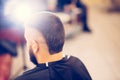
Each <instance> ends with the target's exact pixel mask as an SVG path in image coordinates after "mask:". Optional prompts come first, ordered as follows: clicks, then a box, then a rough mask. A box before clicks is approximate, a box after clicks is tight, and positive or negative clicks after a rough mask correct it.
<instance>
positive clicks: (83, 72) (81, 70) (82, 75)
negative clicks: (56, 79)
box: [70, 56, 92, 80]
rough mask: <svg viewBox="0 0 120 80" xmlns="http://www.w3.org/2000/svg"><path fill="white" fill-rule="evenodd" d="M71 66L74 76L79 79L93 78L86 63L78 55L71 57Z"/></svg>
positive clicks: (89, 79) (87, 79) (88, 79)
mask: <svg viewBox="0 0 120 80" xmlns="http://www.w3.org/2000/svg"><path fill="white" fill-rule="evenodd" d="M70 67H71V70H72V72H73V74H74V76H75V77H76V76H77V77H78V78H79V79H85V80H92V79H91V76H90V74H89V72H88V70H87V68H86V66H85V65H84V63H83V62H82V61H81V60H80V59H79V58H77V57H74V56H71V57H70Z"/></svg>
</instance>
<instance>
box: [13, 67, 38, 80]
mask: <svg viewBox="0 0 120 80" xmlns="http://www.w3.org/2000/svg"><path fill="white" fill-rule="evenodd" d="M35 71H36V68H33V69H30V70H28V71H25V72H24V73H22V74H21V75H19V76H18V77H16V79H15V80H26V78H27V77H28V76H30V75H32V74H33V73H34V72H35Z"/></svg>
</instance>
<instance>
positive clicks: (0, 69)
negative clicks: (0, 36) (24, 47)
mask: <svg viewBox="0 0 120 80" xmlns="http://www.w3.org/2000/svg"><path fill="white" fill-rule="evenodd" d="M13 56H16V44H15V43H13V42H10V41H8V40H0V80H9V77H10V73H11V66H12V57H13Z"/></svg>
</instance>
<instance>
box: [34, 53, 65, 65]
mask: <svg viewBox="0 0 120 80" xmlns="http://www.w3.org/2000/svg"><path fill="white" fill-rule="evenodd" d="M36 58H37V61H38V63H39V64H40V63H46V62H54V61H58V60H61V59H62V58H63V54H62V53H61V52H59V53H55V54H53V55H51V54H50V53H40V54H38V57H36Z"/></svg>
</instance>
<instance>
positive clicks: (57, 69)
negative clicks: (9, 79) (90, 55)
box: [15, 56, 92, 80]
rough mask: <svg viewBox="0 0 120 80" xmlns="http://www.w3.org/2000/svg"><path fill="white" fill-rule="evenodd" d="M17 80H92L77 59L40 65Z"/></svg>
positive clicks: (71, 58) (72, 58)
mask: <svg viewBox="0 0 120 80" xmlns="http://www.w3.org/2000/svg"><path fill="white" fill-rule="evenodd" d="M15 80H92V79H91V77H90V75H89V73H88V71H87V69H86V68H85V66H84V64H83V63H82V62H81V61H80V60H79V59H78V58H76V57H73V56H71V57H70V58H69V59H68V58H67V57H65V58H63V59H62V60H60V61H56V62H51V63H48V67H46V64H39V65H37V66H36V67H35V68H34V69H32V70H30V71H27V72H25V73H23V75H21V76H19V77H17V78H16V79H15Z"/></svg>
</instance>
